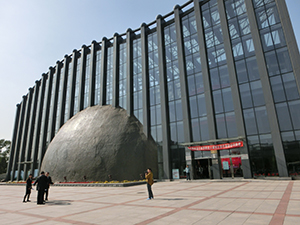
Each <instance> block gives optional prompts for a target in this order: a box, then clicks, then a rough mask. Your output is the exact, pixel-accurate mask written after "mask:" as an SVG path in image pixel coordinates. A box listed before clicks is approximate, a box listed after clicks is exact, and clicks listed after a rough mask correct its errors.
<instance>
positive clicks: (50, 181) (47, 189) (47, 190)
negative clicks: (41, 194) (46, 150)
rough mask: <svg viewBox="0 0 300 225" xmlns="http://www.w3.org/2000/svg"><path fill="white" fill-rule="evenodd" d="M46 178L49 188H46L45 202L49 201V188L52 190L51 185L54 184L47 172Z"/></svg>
mask: <svg viewBox="0 0 300 225" xmlns="http://www.w3.org/2000/svg"><path fill="white" fill-rule="evenodd" d="M46 177H47V179H48V182H47V187H46V190H45V194H46V196H45V201H48V194H49V188H50V184H53V182H52V179H51V177H50V176H49V172H46Z"/></svg>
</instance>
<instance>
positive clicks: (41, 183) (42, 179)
mask: <svg viewBox="0 0 300 225" xmlns="http://www.w3.org/2000/svg"><path fill="white" fill-rule="evenodd" d="M47 183H48V179H47V177H46V176H45V172H44V171H42V172H41V176H39V177H38V178H37V179H36V181H35V182H34V183H33V185H36V184H37V190H38V195H37V204H38V205H40V204H45V203H44V193H45V189H46V187H47Z"/></svg>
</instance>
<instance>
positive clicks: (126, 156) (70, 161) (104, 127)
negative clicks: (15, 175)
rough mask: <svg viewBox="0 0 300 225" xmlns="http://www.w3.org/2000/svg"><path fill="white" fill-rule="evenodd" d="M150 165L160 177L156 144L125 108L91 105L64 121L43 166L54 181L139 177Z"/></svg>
mask: <svg viewBox="0 0 300 225" xmlns="http://www.w3.org/2000/svg"><path fill="white" fill-rule="evenodd" d="M147 167H151V168H152V169H153V173H154V177H157V147H156V143H155V142H154V140H153V139H152V138H150V139H147V138H146V136H145V134H144V133H143V127H142V125H141V123H140V122H139V121H138V120H137V119H136V118H135V117H133V116H132V117H129V116H128V115H127V113H126V111H125V110H124V109H121V108H114V107H112V106H93V107H89V108H87V109H85V110H83V111H81V112H79V113H77V114H76V115H75V116H74V117H72V118H71V119H70V120H69V121H67V123H66V124H64V125H63V126H62V127H61V129H60V130H59V132H58V133H57V134H56V136H55V137H54V139H53V140H52V142H51V143H50V145H49V147H48V149H47V151H46V154H45V156H44V158H43V162H42V167H41V170H44V171H49V172H50V175H51V177H52V179H53V181H55V182H56V181H59V182H62V181H64V177H66V179H67V181H76V182H80V181H84V176H86V181H105V180H109V178H108V175H111V176H112V179H113V180H119V181H122V180H138V179H140V174H141V173H142V174H143V173H144V171H145V170H146V168H147Z"/></svg>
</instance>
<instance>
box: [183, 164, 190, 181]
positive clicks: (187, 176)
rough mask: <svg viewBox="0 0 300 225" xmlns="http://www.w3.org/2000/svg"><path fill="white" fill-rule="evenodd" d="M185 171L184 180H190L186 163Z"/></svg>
mask: <svg viewBox="0 0 300 225" xmlns="http://www.w3.org/2000/svg"><path fill="white" fill-rule="evenodd" d="M184 171H185V173H186V180H191V177H190V168H189V166H188V165H186V168H185V170H184Z"/></svg>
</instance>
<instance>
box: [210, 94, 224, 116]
mask: <svg viewBox="0 0 300 225" xmlns="http://www.w3.org/2000/svg"><path fill="white" fill-rule="evenodd" d="M213 97H214V106H215V113H221V112H224V109H223V103H222V95H221V90H218V91H214V92H213Z"/></svg>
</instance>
